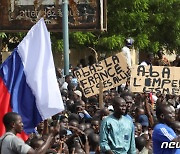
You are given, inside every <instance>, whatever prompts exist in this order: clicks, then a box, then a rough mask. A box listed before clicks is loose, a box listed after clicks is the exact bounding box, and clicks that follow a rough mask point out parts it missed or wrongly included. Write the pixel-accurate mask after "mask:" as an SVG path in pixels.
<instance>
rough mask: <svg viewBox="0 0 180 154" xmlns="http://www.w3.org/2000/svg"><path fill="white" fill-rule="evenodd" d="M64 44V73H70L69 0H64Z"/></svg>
mask: <svg viewBox="0 0 180 154" xmlns="http://www.w3.org/2000/svg"><path fill="white" fill-rule="evenodd" d="M62 10H63V11H62V14H63V17H62V23H63V46H64V74H65V75H68V74H69V30H68V29H69V28H68V0H63V1H62Z"/></svg>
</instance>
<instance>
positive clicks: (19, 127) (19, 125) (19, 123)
mask: <svg viewBox="0 0 180 154" xmlns="http://www.w3.org/2000/svg"><path fill="white" fill-rule="evenodd" d="M14 129H15V131H16V133H21V132H22V130H23V123H22V118H21V116H19V115H18V116H17V117H16V121H15V122H14Z"/></svg>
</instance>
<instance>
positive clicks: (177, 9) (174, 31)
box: [0, 0, 180, 52]
mask: <svg viewBox="0 0 180 154" xmlns="http://www.w3.org/2000/svg"><path fill="white" fill-rule="evenodd" d="M107 4H108V7H107V8H108V10H107V11H108V13H107V15H108V29H107V31H106V32H79V31H78V32H71V33H70V35H69V39H70V48H83V47H93V48H94V49H96V50H97V51H112V50H120V49H121V48H122V46H123V45H124V39H125V38H127V37H132V38H134V40H135V43H134V47H135V48H138V49H139V50H140V51H149V52H157V51H158V50H159V49H161V48H164V49H166V50H168V51H170V52H171V51H173V50H175V51H177V52H180V0H108V3H107ZM23 36H24V33H18V35H17V34H16V35H14V33H11V34H5V33H0V38H3V39H4V40H5V41H7V40H11V39H10V38H13V39H14V40H15V41H14V42H16V41H17V40H19V41H20V40H21V39H22V37H23ZM17 38H18V39H17ZM51 38H52V48H53V51H55V52H60V51H63V39H62V33H51Z"/></svg>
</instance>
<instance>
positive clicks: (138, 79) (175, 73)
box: [130, 65, 180, 95]
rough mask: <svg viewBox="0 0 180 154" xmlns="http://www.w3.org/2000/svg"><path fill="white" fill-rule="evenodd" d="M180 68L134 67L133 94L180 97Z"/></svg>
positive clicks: (132, 78)
mask: <svg viewBox="0 0 180 154" xmlns="http://www.w3.org/2000/svg"><path fill="white" fill-rule="evenodd" d="M179 72H180V67H168V66H141V65H140V66H134V67H133V68H132V69H131V79H130V88H131V91H132V92H155V93H163V94H173V95H180V89H179V88H180V76H179Z"/></svg>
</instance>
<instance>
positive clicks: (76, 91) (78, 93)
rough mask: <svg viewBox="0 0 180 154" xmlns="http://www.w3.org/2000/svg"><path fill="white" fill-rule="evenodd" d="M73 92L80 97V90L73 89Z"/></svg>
mask: <svg viewBox="0 0 180 154" xmlns="http://www.w3.org/2000/svg"><path fill="white" fill-rule="evenodd" d="M74 93H75V94H76V95H78V96H79V97H82V92H80V91H79V90H75V91H74Z"/></svg>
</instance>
